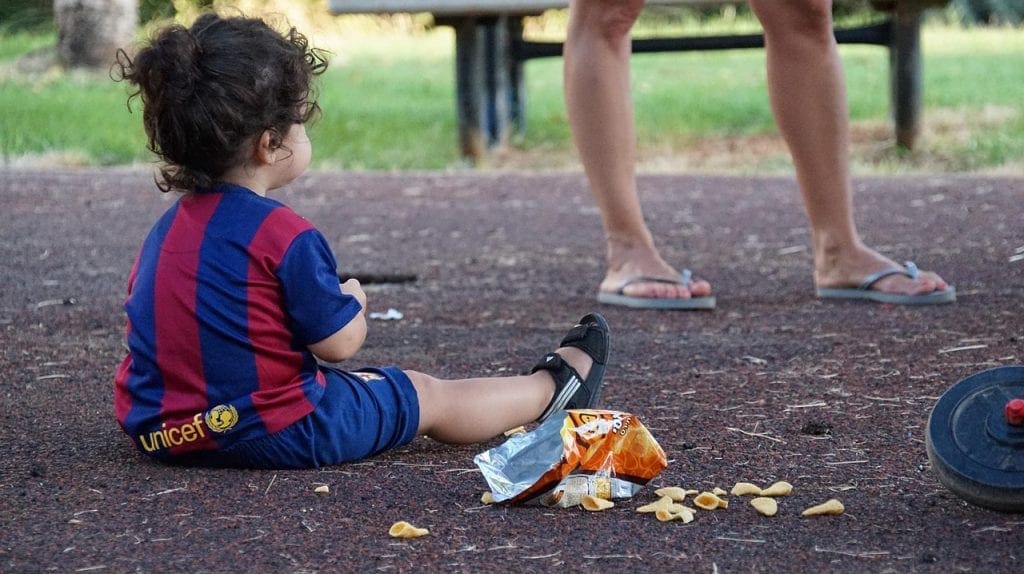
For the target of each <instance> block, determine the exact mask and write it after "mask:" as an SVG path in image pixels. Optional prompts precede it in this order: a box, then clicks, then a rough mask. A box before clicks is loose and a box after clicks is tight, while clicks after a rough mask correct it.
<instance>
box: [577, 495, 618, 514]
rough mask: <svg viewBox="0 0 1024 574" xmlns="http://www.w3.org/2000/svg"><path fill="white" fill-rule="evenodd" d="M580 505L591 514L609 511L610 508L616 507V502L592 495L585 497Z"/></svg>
mask: <svg viewBox="0 0 1024 574" xmlns="http://www.w3.org/2000/svg"><path fill="white" fill-rule="evenodd" d="M580 504H581V505H582V506H583V508H584V509H586V510H589V511H591V512H599V511H601V510H608V509H609V508H611V507H613V506H615V503H614V502H612V501H610V500H608V499H605V498H598V497H596V496H593V495H591V494H587V495H584V496H583V500H582V502H581V503H580Z"/></svg>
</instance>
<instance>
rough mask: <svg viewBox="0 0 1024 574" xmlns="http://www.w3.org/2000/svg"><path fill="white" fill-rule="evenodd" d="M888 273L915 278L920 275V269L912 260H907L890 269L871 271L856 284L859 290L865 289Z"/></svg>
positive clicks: (888, 274)
mask: <svg viewBox="0 0 1024 574" xmlns="http://www.w3.org/2000/svg"><path fill="white" fill-rule="evenodd" d="M890 275H904V276H906V277H909V278H911V279H917V278H918V277H920V276H921V271H920V270H918V268H917V265H916V264H915V263H914V262H913V261H907V262H905V263H904V264H903V267H893V268H891V269H883V270H882V271H879V272H877V273H872V274H871V275H868V276H867V277H865V278H864V281H862V282H861V284H860V285H858V286H857V288H858V289H860V290H861V291H867V290H868V289H871V286H872V285H874V284H875V283H877V282H879V281H880V280H882V279H884V278H886V277H889V276H890Z"/></svg>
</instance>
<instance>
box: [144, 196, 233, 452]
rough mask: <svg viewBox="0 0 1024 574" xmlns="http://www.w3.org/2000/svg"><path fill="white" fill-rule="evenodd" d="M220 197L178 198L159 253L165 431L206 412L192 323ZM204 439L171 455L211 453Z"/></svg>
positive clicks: (157, 305)
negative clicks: (203, 256)
mask: <svg viewBox="0 0 1024 574" xmlns="http://www.w3.org/2000/svg"><path fill="white" fill-rule="evenodd" d="M220 199H221V194H219V193H218V194H196V195H192V196H188V197H183V198H182V199H181V201H180V205H179V208H178V212H177V214H176V215H175V218H174V221H173V222H172V223H171V228H170V229H169V230H168V232H167V236H166V238H165V239H164V242H163V245H162V249H161V251H160V261H159V262H158V264H157V266H156V277H155V279H154V280H155V287H154V290H155V292H154V294H153V295H154V296H153V306H154V309H153V315H154V316H153V321H154V326H155V331H156V334H157V336H156V361H157V365H158V366H159V367H160V375H161V376H162V377H163V380H164V396H163V399H162V401H161V405H160V414H161V418H162V419H163V421H164V423H165V424H166V425H167V426H168V427H172V426H178V425H180V424H181V423H184V422H188V421H190V420H191V419H192V418H193V416H194V415H195V413H198V412H202V411H204V410H206V408H207V407H208V406H209V405H208V404H207V401H206V379H205V378H204V377H203V357H202V349H201V346H200V341H199V322H198V320H197V318H196V286H197V284H198V281H197V277H198V272H199V250H200V248H201V247H202V244H203V239H204V237H205V236H206V226H207V224H208V223H209V221H210V218H211V217H212V216H213V213H214V211H215V210H216V209H217V204H218V203H220ZM211 440H212V439H211V438H210V437H209V435H206V436H204V437H203V438H202V439H201V440H197V441H194V442H190V443H186V444H185V445H182V446H181V447H174V446H172V447H171V452H172V453H174V454H180V453H182V452H185V451H192V450H204V449H209V448H211V444H210V441H211Z"/></svg>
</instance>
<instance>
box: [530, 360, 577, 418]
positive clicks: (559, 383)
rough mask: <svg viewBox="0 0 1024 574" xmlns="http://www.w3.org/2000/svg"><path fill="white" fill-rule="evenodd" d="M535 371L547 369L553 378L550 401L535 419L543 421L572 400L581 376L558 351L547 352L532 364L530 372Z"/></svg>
mask: <svg viewBox="0 0 1024 574" xmlns="http://www.w3.org/2000/svg"><path fill="white" fill-rule="evenodd" d="M537 371H548V372H550V373H551V377H552V378H553V379H554V380H555V394H554V396H553V397H551V402H550V403H548V406H547V407H545V409H544V413H543V414H541V415H540V417H539V418H538V419H537V420H538V421H543V420H545V419H547V418H548V417H549V416H551V414H552V413H555V412H558V411H560V410H564V409H565V407H566V405H568V404H569V401H570V400H572V397H573V395H575V394H576V391H578V390H579V388H580V385H582V384H583V377H581V376H580V374H579V372H577V371H576V369H574V368H573V367H572V365H570V364H569V363H566V362H565V359H563V358H562V356H561V355H559V354H558V353H548V354H547V355H544V357H543V358H542V359H541V360H540V361H539V362H538V363H537V364H536V365H534V367H533V369H532V370H531V371H530V373H531V374H532V373H536V372H537Z"/></svg>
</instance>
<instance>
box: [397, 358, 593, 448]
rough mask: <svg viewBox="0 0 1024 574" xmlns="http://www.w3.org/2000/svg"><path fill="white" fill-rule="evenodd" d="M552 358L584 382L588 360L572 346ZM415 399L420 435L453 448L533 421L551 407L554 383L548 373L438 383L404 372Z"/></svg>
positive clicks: (538, 372) (437, 381) (440, 381)
mask: <svg viewBox="0 0 1024 574" xmlns="http://www.w3.org/2000/svg"><path fill="white" fill-rule="evenodd" d="M557 353H558V354H559V355H561V356H562V358H563V359H565V360H566V361H567V362H568V363H569V364H570V365H572V366H573V367H574V368H575V369H576V371H577V372H579V374H580V376H582V377H584V378H586V376H587V374H588V373H589V372H590V366H591V365H592V364H593V360H591V358H590V357H589V356H588V355H587V354H586V353H584V352H583V351H581V350H580V349H576V348H573V347H561V348H559V349H558V351H557ZM406 374H407V375H409V378H410V379H411V380H412V384H413V386H415V387H416V392H417V393H418V394H419V403H420V425H419V434H425V435H427V436H429V437H430V438H432V439H434V440H437V441H441V442H445V443H455V444H467V443H474V442H480V441H484V440H487V439H490V438H493V437H495V436H497V435H499V434H501V433H503V432H505V431H507V430H509V429H512V428H515V427H517V426H520V425H524V424H527V423H530V422H533V421H535V420H537V417H539V416H540V415H541V413H543V412H544V408H545V407H546V406H547V405H548V403H549V402H551V398H552V396H553V394H554V391H555V382H554V379H553V378H552V376H551V374H549V373H548V372H547V371H537V372H536V373H533V374H532V375H524V376H514V377H484V378H477V379H454V380H443V379H438V378H436V377H432V376H430V375H426V374H424V373H420V372H417V371H406Z"/></svg>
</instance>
